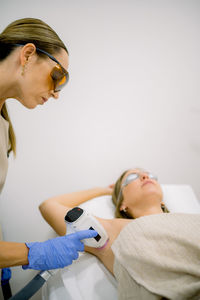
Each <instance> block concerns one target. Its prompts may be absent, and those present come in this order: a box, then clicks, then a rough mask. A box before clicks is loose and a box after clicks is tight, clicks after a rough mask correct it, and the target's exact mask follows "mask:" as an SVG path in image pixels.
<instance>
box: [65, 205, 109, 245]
mask: <svg viewBox="0 0 200 300" xmlns="http://www.w3.org/2000/svg"><path fill="white" fill-rule="evenodd" d="M65 222H66V223H67V232H68V231H70V233H73V232H76V231H80V230H87V229H90V230H95V231H97V232H98V235H97V236H95V237H94V238H90V239H84V240H83V243H84V245H87V246H89V247H94V248H103V247H104V246H105V245H106V244H107V242H108V240H109V238H108V234H107V232H106V231H105V229H104V228H103V226H102V225H101V224H100V222H99V221H98V220H97V219H96V218H95V217H94V216H93V215H91V214H90V213H88V212H86V211H85V210H83V209H82V208H80V207H74V208H73V209H71V210H69V211H68V213H67V214H66V216H65Z"/></svg>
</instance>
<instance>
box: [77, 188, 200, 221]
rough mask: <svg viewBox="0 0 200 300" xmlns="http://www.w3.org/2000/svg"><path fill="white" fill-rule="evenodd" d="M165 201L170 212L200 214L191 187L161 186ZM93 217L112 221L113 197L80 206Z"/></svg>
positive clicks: (198, 205) (198, 204) (102, 197)
mask: <svg viewBox="0 0 200 300" xmlns="http://www.w3.org/2000/svg"><path fill="white" fill-rule="evenodd" d="M161 187H162V190H163V195H164V197H163V201H164V203H165V204H166V206H167V208H168V209H169V211H170V212H180V213H181V212H182V213H200V203H199V201H198V200H197V198H196V196H195V194H194V192H193V190H192V188H191V186H189V185H181V184H178V185H177V184H161ZM80 206H81V207H82V208H85V209H87V210H88V211H89V212H91V213H92V214H93V215H95V216H97V217H100V218H105V219H112V218H113V217H114V211H115V206H114V204H113V203H112V199H111V196H100V197H96V198H94V199H92V200H89V201H87V202H85V203H83V204H81V205H80Z"/></svg>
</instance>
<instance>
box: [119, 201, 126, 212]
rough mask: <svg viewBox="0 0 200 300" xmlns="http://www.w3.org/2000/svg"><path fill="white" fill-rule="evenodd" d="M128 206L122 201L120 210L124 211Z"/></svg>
mask: <svg viewBox="0 0 200 300" xmlns="http://www.w3.org/2000/svg"><path fill="white" fill-rule="evenodd" d="M126 208H127V207H126V205H124V204H123V203H122V204H121V206H120V209H119V210H120V211H124V210H126Z"/></svg>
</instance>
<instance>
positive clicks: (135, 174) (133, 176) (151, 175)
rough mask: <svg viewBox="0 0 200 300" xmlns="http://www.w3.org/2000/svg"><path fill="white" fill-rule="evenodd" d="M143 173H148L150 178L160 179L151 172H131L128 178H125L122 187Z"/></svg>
mask: <svg viewBox="0 0 200 300" xmlns="http://www.w3.org/2000/svg"><path fill="white" fill-rule="evenodd" d="M141 174H146V175H147V176H148V177H149V178H150V179H152V180H158V177H157V176H156V175H154V174H152V173H149V172H142V173H130V174H129V175H128V176H127V177H126V179H125V180H124V182H123V183H122V188H123V187H125V186H127V185H128V184H129V183H131V182H132V181H134V180H136V179H138V178H139V177H140V176H141Z"/></svg>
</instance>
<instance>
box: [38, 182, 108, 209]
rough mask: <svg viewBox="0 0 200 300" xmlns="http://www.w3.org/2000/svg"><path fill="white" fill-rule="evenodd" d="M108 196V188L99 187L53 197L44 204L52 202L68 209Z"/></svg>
mask: <svg viewBox="0 0 200 300" xmlns="http://www.w3.org/2000/svg"><path fill="white" fill-rule="evenodd" d="M108 194H109V193H108V188H101V187H97V188H92V189H89V190H83V191H79V192H73V193H69V194H64V195H60V196H56V197H52V198H49V199H48V200H46V201H44V202H43V203H45V202H50V201H52V202H56V203H59V204H62V205H64V206H66V207H75V206H78V205H80V204H81V203H83V202H85V201H88V200H90V199H92V198H95V197H98V196H103V195H108ZM43 203H42V204H41V205H40V207H41V206H42V205H43Z"/></svg>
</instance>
